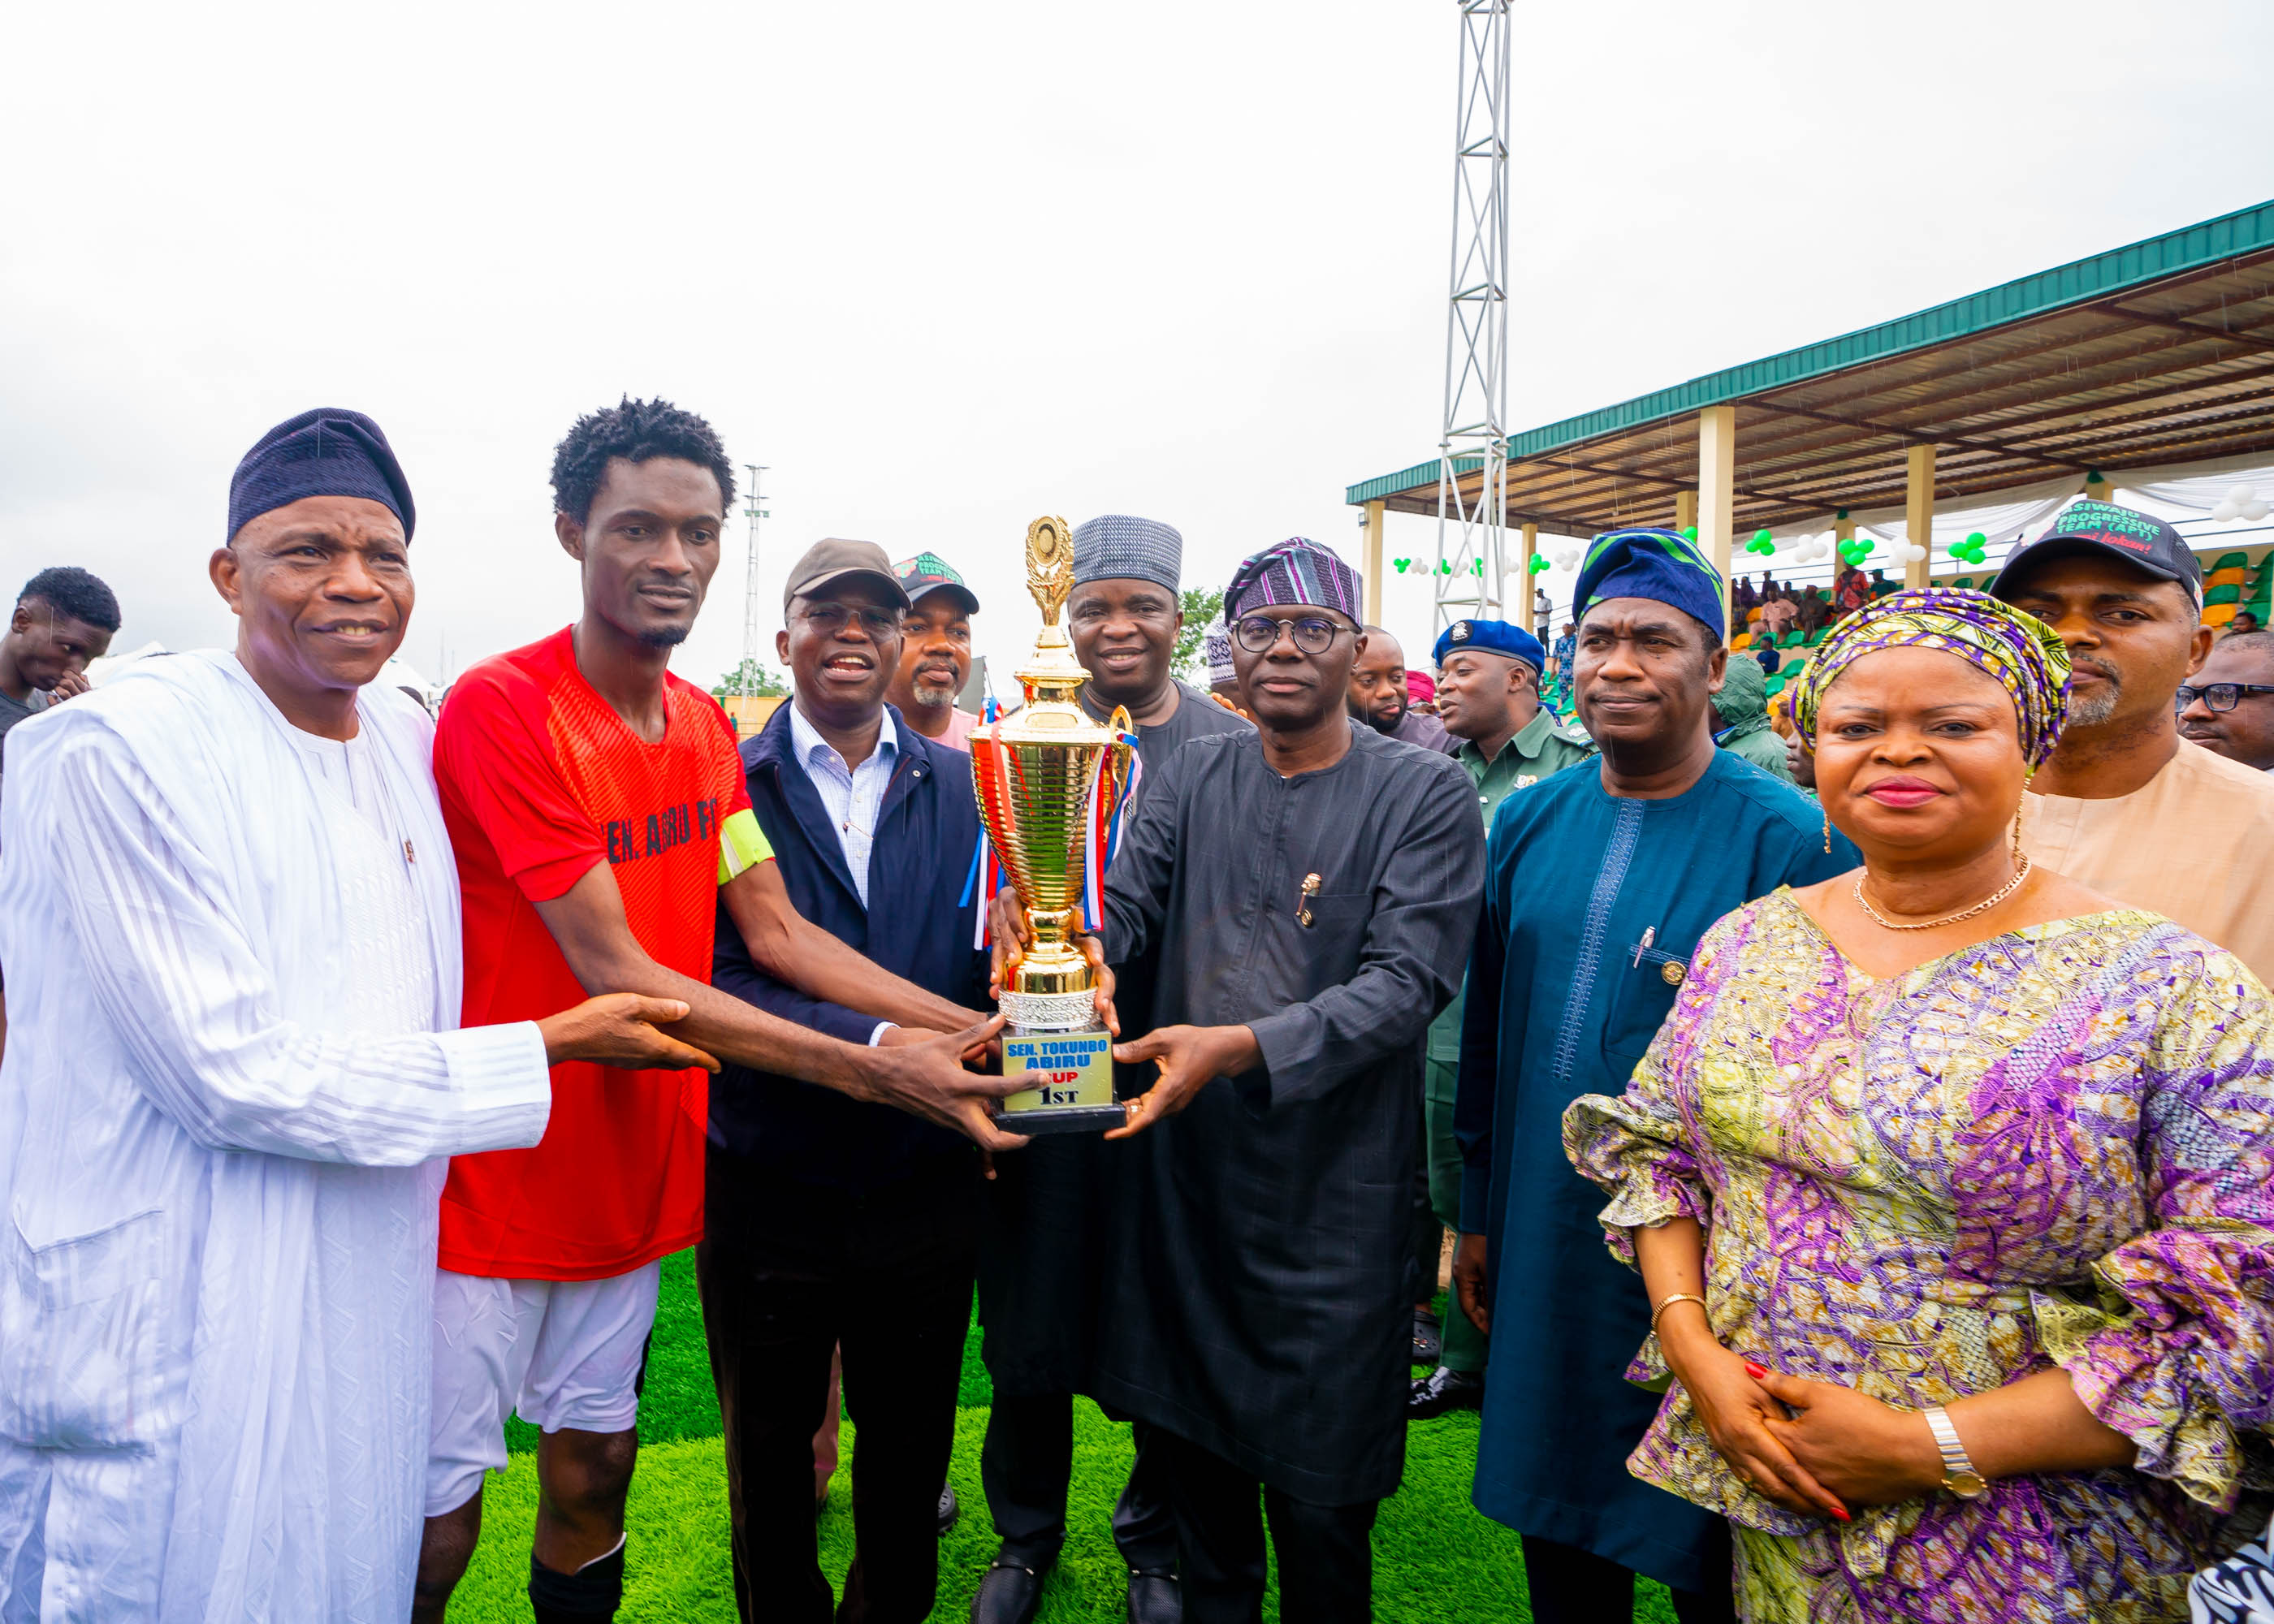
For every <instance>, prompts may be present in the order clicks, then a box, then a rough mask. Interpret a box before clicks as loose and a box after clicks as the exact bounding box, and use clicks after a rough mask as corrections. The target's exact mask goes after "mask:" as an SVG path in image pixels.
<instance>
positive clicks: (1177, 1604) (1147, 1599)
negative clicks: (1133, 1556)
mask: <svg viewBox="0 0 2274 1624" xmlns="http://www.w3.org/2000/svg"><path fill="white" fill-rule="evenodd" d="M1184 1617H1185V1592H1184V1590H1183V1589H1182V1588H1181V1587H1180V1586H1178V1583H1177V1575H1175V1574H1173V1573H1171V1572H1170V1571H1169V1570H1168V1569H1167V1568H1131V1569H1130V1570H1129V1624H1184Z"/></svg>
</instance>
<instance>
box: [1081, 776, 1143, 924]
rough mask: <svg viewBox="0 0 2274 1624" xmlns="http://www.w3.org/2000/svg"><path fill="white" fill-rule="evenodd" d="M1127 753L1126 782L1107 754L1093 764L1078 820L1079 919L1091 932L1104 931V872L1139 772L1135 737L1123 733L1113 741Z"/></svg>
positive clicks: (1116, 845)
mask: <svg viewBox="0 0 2274 1624" xmlns="http://www.w3.org/2000/svg"><path fill="white" fill-rule="evenodd" d="M1116 742H1117V743H1118V744H1120V745H1123V746H1125V747H1126V748H1127V749H1128V751H1129V770H1128V773H1127V776H1126V782H1125V781H1122V779H1121V778H1119V777H1118V775H1117V774H1116V773H1115V772H1114V771H1113V756H1112V753H1111V751H1108V752H1107V753H1106V754H1105V755H1104V756H1103V757H1102V758H1101V759H1100V760H1099V762H1098V763H1097V777H1096V779H1095V780H1094V781H1093V782H1092V783H1091V785H1090V786H1089V807H1088V810H1087V811H1086V812H1085V813H1084V815H1083V816H1082V820H1081V848H1082V849H1081V917H1082V921H1083V923H1084V924H1086V925H1087V926H1088V928H1089V929H1091V930H1094V931H1096V930H1103V929H1105V871H1106V870H1107V869H1108V868H1111V867H1112V866H1113V859H1114V857H1115V856H1116V855H1117V854H1118V853H1119V852H1120V850H1121V809H1122V808H1124V807H1126V806H1127V805H1128V804H1129V796H1130V793H1131V792H1133V790H1135V789H1136V787H1137V777H1138V774H1139V773H1140V772H1141V771H1143V768H1142V767H1141V765H1140V764H1139V763H1138V759H1137V755H1138V753H1137V737H1136V735H1135V734H1134V733H1123V734H1121V735H1120V736H1119V738H1118V740H1117V741H1116Z"/></svg>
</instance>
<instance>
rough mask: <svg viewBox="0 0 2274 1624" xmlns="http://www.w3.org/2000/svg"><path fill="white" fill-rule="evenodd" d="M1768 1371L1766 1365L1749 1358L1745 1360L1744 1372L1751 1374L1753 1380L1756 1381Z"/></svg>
mask: <svg viewBox="0 0 2274 1624" xmlns="http://www.w3.org/2000/svg"><path fill="white" fill-rule="evenodd" d="M1768 1373H1769V1367H1768V1366H1767V1365H1756V1364H1754V1363H1753V1362H1752V1361H1751V1359H1747V1360H1746V1361H1745V1374H1746V1375H1748V1376H1751V1378H1752V1379H1753V1380H1755V1381H1758V1380H1760V1379H1761V1378H1762V1377H1764V1376H1766V1375H1767V1374H1768Z"/></svg>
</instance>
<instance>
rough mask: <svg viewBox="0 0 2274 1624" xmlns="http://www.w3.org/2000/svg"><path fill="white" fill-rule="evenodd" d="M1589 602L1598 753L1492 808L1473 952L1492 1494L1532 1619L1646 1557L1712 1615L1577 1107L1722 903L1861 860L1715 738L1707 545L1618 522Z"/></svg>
mask: <svg viewBox="0 0 2274 1624" xmlns="http://www.w3.org/2000/svg"><path fill="white" fill-rule="evenodd" d="M1572 608H1573V611H1574V613H1575V614H1576V615H1577V618H1578V620H1579V636H1578V649H1577V659H1576V661H1575V662H1574V665H1575V669H1574V673H1573V675H1574V677H1575V678H1576V680H1577V695H1578V704H1579V716H1580V719H1581V720H1582V721H1584V722H1585V724H1586V726H1587V731H1588V733H1590V734H1591V735H1592V736H1593V739H1594V741H1595V743H1596V744H1597V745H1598V746H1599V747H1600V749H1601V751H1602V755H1601V758H1600V762H1594V763H1583V764H1582V765H1580V766H1578V767H1576V768H1574V769H1573V770H1572V771H1568V772H1559V773H1556V774H1555V775H1554V776H1553V777H1551V778H1547V779H1546V780H1545V781H1543V782H1541V783H1539V784H1536V785H1533V786H1531V787H1530V788H1528V789H1525V791H1523V792H1522V793H1517V794H1510V796H1509V797H1508V798H1507V799H1506V800H1505V801H1502V803H1501V805H1500V807H1499V808H1498V810H1497V811H1496V812H1495V814H1494V816H1493V823H1492V832H1491V837H1490V839H1489V840H1488V842H1487V848H1486V857H1485V893H1484V909H1483V914H1482V917H1481V918H1480V921H1479V922H1478V926H1477V942H1476V951H1475V953H1474V956H1473V957H1472V959H1470V963H1469V982H1468V995H1467V1012H1466V1019H1465V1023H1464V1026H1463V1032H1462V1047H1461V1062H1460V1076H1459V1082H1458V1085H1457V1094H1456V1103H1455V1107H1454V1128H1455V1132H1456V1136H1457V1139H1458V1140H1459V1142H1460V1146H1461V1151H1462V1155H1463V1160H1464V1169H1463V1178H1462V1191H1461V1241H1460V1249H1459V1253H1458V1256H1457V1260H1456V1262H1455V1264H1454V1284H1455V1287H1456V1289H1457V1292H1458V1294H1459V1297H1460V1301H1461V1305H1462V1307H1463V1308H1464V1310H1467V1311H1473V1317H1474V1318H1476V1319H1479V1320H1480V1321H1482V1327H1480V1328H1489V1329H1490V1330H1491V1331H1492V1333H1493V1336H1492V1342H1491V1344H1490V1349H1489V1352H1488V1355H1487V1364H1486V1375H1485V1394H1484V1417H1483V1423H1482V1426H1481V1428H1480V1432H1479V1435H1478V1448H1477V1471H1476V1484H1475V1487H1474V1489H1473V1491H1472V1498H1473V1499H1474V1500H1475V1502H1476V1505H1477V1507H1478V1509H1479V1510H1480V1511H1482V1512H1484V1513H1485V1515H1487V1516H1489V1517H1492V1518H1493V1519H1495V1521H1497V1522H1502V1523H1505V1524H1507V1525H1508V1526H1509V1527H1510V1528H1513V1529H1515V1530H1517V1532H1519V1533H1520V1534H1522V1535H1523V1536H1524V1559H1525V1575H1526V1578H1527V1582H1528V1583H1529V1585H1530V1589H1531V1603H1532V1618H1533V1620H1535V1624H1608V1621H1609V1620H1622V1619H1625V1618H1627V1617H1629V1616H1630V1614H1631V1609H1632V1607H1633V1603H1634V1575H1635V1574H1637V1573H1638V1572H1639V1573H1643V1574H1647V1575H1650V1576H1651V1577H1653V1578H1655V1579H1658V1580H1660V1582H1662V1583H1665V1584H1667V1585H1668V1587H1670V1588H1671V1589H1672V1590H1673V1591H1674V1592H1675V1595H1674V1603H1675V1617H1676V1618H1677V1619H1679V1620H1682V1621H1683V1624H1703V1621H1706V1620H1733V1619H1734V1618H1735V1616H1736V1614H1735V1610H1734V1606H1733V1603H1732V1598H1731V1596H1730V1590H1729V1541H1728V1527H1727V1525H1726V1524H1725V1523H1723V1522H1721V1520H1720V1519H1719V1518H1718V1517H1715V1516H1713V1515H1711V1514H1710V1513H1708V1512H1706V1511H1704V1510H1702V1509H1701V1508H1699V1507H1696V1506H1693V1505H1691V1504H1690V1503H1689V1502H1687V1501H1685V1500H1678V1499H1676V1498H1675V1496H1673V1495H1671V1494H1668V1493H1667V1492H1664V1491H1663V1490H1660V1489H1657V1488H1653V1487H1652V1486H1651V1485H1647V1484H1644V1483H1641V1482H1639V1481H1638V1480H1637V1479H1636V1478H1635V1477H1632V1476H1631V1475H1630V1474H1629V1472H1628V1471H1627V1470H1626V1458H1627V1455H1628V1454H1629V1452H1630V1450H1631V1449H1632V1448H1633V1447H1634V1446H1635V1444H1636V1443H1637V1442H1638V1440H1640V1438H1641V1436H1642V1433H1643V1431H1644V1429H1645V1427H1646V1426H1648V1425H1649V1423H1650V1419H1651V1417H1652V1416H1653V1414H1654V1413H1655V1412H1656V1410H1657V1408H1658V1404H1659V1399H1658V1396H1657V1395H1654V1394H1653V1393H1649V1392H1645V1391H1644V1390H1643V1389H1642V1388H1640V1387H1635V1386H1632V1385H1630V1383H1629V1382H1628V1381H1627V1380H1626V1379H1625V1375H1624V1372H1625V1370H1626V1367H1627V1365H1628V1363H1629V1361H1630V1360H1631V1359H1632V1358H1633V1357H1635V1354H1636V1352H1637V1350H1638V1349H1639V1348H1640V1347H1641V1346H1642V1344H1643V1342H1644V1340H1645V1337H1646V1336H1647V1335H1649V1333H1650V1324H1649V1320H1650V1306H1649V1304H1647V1303H1646V1302H1645V1298H1644V1295H1643V1294H1642V1293H1641V1292H1639V1291H1638V1290H1636V1289H1635V1284H1634V1277H1633V1274H1631V1272H1630V1271H1629V1270H1627V1269H1626V1268H1625V1267H1623V1266H1622V1265H1620V1264H1619V1263H1617V1262H1615V1260H1614V1259H1612V1257H1611V1254H1610V1252H1609V1250H1608V1248H1607V1247H1606V1245H1605V1244H1604V1241H1603V1231H1602V1225H1601V1222H1600V1214H1601V1211H1602V1206H1603V1199H1602V1195H1601V1193H1600V1192H1599V1191H1597V1190H1596V1189H1595V1188H1594V1187H1593V1185H1591V1184H1586V1183H1585V1181H1584V1180H1582V1179H1581V1178H1580V1177H1578V1176H1577V1174H1575V1173H1571V1172H1570V1170H1569V1169H1570V1162H1569V1161H1568V1160H1566V1159H1565V1157H1564V1154H1563V1143H1562V1115H1563V1108H1564V1107H1565V1106H1567V1105H1569V1104H1570V1102H1571V1101H1573V1100H1574V1099H1576V1098H1577V1097H1578V1096H1579V1095H1580V1094H1586V1093H1590V1092H1598V1093H1611V1094H1616V1093H1617V1092H1619V1091H1620V1090H1621V1089H1623V1087H1624V1086H1625V1085H1626V1081H1627V1078H1628V1077H1629V1075H1630V1073H1631V1072H1632V1071H1633V1070H1634V1067H1635V1064H1636V1063H1637V1062H1638V1060H1639V1059H1640V1058H1641V1056H1642V1053H1643V1051H1644V1049H1646V1048H1647V1047H1648V1046H1649V1043H1650V1040H1651V1037H1652V1034H1654V1033H1655V1032H1656V1031H1657V1030H1658V1026H1659V1023H1660V1021H1661V1020H1662V1019H1664V1018H1665V1016H1666V1013H1667V1011H1668V1009H1670V1008H1671V1007H1672V1006H1673V1003H1674V995H1675V989H1676V988H1677V987H1679V986H1680V985H1681V983H1682V981H1683V978H1684V977H1685V975H1686V974H1687V971H1688V963H1689V959H1690V951H1691V950H1692V949H1693V948H1694V947H1695V946H1696V945H1697V943H1698V937H1699V936H1702V935H1703V934H1704V933H1705V931H1706V929H1707V928H1708V927H1709V926H1711V925H1712V924H1713V921H1715V920H1717V919H1719V918H1721V915H1722V914H1727V913H1728V912H1729V911H1730V910H1731V909H1732V908H1735V907H1737V906H1741V905H1743V903H1745V902H1747V901H1750V900H1751V899H1752V898H1755V897H1758V896H1760V895H1762V894H1764V893H1766V892H1767V891H1773V890H1774V889H1776V887H1777V886H1779V885H1781V884H1792V885H1801V884H1807V883H1811V882H1813V881H1816V880H1819V879H1824V878H1826V877H1828V876H1831V875H1834V874H1837V873H1840V872H1841V871H1842V870H1844V869H1846V868H1852V867H1854V866H1855V864H1856V861H1857V859H1856V853H1855V848H1854V847H1853V846H1849V844H1848V842H1847V840H1846V838H1844V837H1842V836H1841V835H1839V834H1837V833H1834V832H1832V831H1830V830H1829V827H1828V826H1827V825H1826V824H1824V823H1823V821H1822V819H1823V814H1822V812H1821V811H1820V810H1819V809H1818V808H1817V807H1816V806H1815V805H1814V804H1812V803H1811V802H1810V801H1808V800H1807V799H1806V798H1805V797H1804V796H1802V795H1801V794H1799V793H1797V792H1796V791H1795V790H1793V789H1792V788H1791V787H1790V786H1787V785H1784V784H1781V783H1778V782H1776V781H1774V780H1773V779H1771V778H1768V777H1766V775H1764V774H1762V773H1760V772H1758V771H1755V770H1754V769H1753V768H1752V767H1751V766H1750V765H1749V764H1747V763H1744V762H1743V761H1740V760H1739V759H1738V758H1737V757H1736V756H1735V755H1733V754H1731V753H1730V752H1729V751H1727V750H1723V749H1719V748H1715V746H1714V743H1713V732H1712V710H1711V706H1710V704H1709V703H1708V701H1709V700H1710V698H1711V696H1712V695H1713V691H1714V690H1715V689H1717V688H1720V687H1721V682H1722V674H1723V669H1724V666H1725V665H1727V664H1728V656H1727V654H1726V652H1725V651H1724V650H1723V649H1722V646H1721V617H1722V598H1721V578H1720V576H1719V575H1716V574H1715V573H1714V571H1713V567H1712V566H1711V565H1710V564H1708V563H1707V562H1706V560H1705V559H1704V558H1703V557H1702V556H1700V555H1699V554H1698V551H1697V548H1696V547H1695V545H1693V544H1691V543H1690V542H1689V541H1687V540H1685V539H1684V538H1683V537H1681V536H1679V535H1677V534H1675V532H1673V531H1671V530H1625V531H1616V532H1614V533H1612V534H1610V535H1608V536H1603V537H1599V538H1597V539H1596V541H1595V543H1594V545H1593V547H1592V548H1591V549H1590V550H1589V556H1588V559H1587V561H1586V563H1585V566H1584V567H1583V568H1581V570H1580V574H1579V583H1578V588H1577V593H1576V595H1575V598H1574V601H1573V604H1572ZM1827 847H1828V848H1829V849H1828V850H1827V849H1826V848H1827Z"/></svg>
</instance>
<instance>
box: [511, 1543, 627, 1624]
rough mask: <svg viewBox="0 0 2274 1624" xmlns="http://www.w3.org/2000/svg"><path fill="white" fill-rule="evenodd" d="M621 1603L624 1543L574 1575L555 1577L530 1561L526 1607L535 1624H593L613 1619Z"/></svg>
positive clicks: (585, 1565)
mask: <svg viewBox="0 0 2274 1624" xmlns="http://www.w3.org/2000/svg"><path fill="white" fill-rule="evenodd" d="M623 1599H624V1542H623V1541H622V1540H621V1539H620V1540H618V1541H617V1542H616V1548H615V1549H614V1550H613V1551H611V1552H609V1553H607V1555H606V1556H603V1557H600V1558H598V1559H597V1560H593V1561H590V1562H587V1563H585V1564H584V1567H582V1568H578V1569H577V1570H576V1572H575V1573H572V1574H565V1573H556V1572H554V1571H553V1569H552V1568H547V1567H546V1566H545V1565H544V1564H543V1563H541V1562H539V1561H538V1560H537V1559H536V1558H535V1557H533V1556H532V1557H531V1558H530V1559H529V1605H530V1607H531V1610H532V1611H534V1612H535V1613H536V1614H537V1624H595V1620H606V1619H613V1618H614V1617H615V1616H616V1609H617V1608H618V1607H619V1606H621V1605H622V1604H623Z"/></svg>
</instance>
